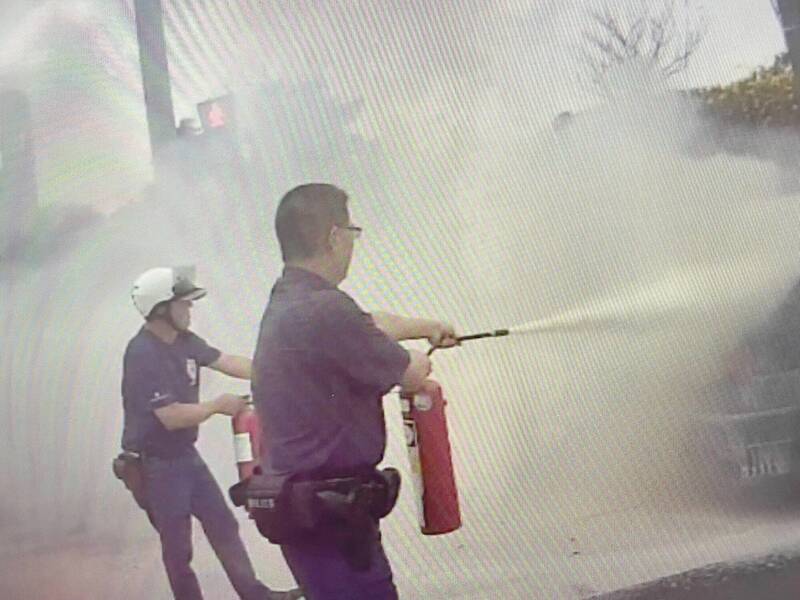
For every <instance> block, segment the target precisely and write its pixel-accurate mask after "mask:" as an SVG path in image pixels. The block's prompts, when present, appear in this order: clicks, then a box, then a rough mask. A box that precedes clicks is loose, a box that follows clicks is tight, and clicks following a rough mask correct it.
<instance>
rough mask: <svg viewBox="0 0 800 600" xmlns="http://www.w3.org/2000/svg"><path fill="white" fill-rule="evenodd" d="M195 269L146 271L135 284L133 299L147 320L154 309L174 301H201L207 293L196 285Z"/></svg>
mask: <svg viewBox="0 0 800 600" xmlns="http://www.w3.org/2000/svg"><path fill="white" fill-rule="evenodd" d="M194 274H195V269H194V267H157V268H155V269H150V270H148V271H145V272H144V273H142V274H141V275H139V277H137V278H136V281H135V282H134V284H133V290H132V291H131V298H132V299H133V304H134V306H136V309H137V310H138V311H139V313H140V314H141V315H142V316H143V317H144V318H145V319H147V318H148V317H149V316H150V315H151V313H152V312H153V309H154V308H155V307H156V306H158V305H159V304H161V303H164V302H170V301H172V300H199V299H200V298H202V297H203V296H205V295H206V291H205V290H204V289H203V288H201V287H197V285H195V283H194Z"/></svg>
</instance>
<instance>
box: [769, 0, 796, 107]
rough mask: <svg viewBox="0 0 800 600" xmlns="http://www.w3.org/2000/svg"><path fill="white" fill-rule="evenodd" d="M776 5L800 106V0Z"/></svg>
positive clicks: (794, 91)
mask: <svg viewBox="0 0 800 600" xmlns="http://www.w3.org/2000/svg"><path fill="white" fill-rule="evenodd" d="M775 5H776V6H777V9H778V17H779V18H780V21H781V27H782V28H783V37H784V39H785V40H786V49H787V50H788V51H789V61H790V62H791V63H792V73H793V75H794V76H793V81H792V92H793V94H794V100H795V103H796V104H800V0H776V2H775Z"/></svg>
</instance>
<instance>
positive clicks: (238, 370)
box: [208, 354, 253, 379]
mask: <svg viewBox="0 0 800 600" xmlns="http://www.w3.org/2000/svg"><path fill="white" fill-rule="evenodd" d="M208 366H209V367H211V368H212V369H214V370H215V371H219V372H220V373H224V374H225V375H228V376H230V377H237V378H238V379H250V376H251V374H252V372H253V361H252V360H250V359H249V358H247V357H245V356H237V355H235V354H222V355H220V357H219V358H218V359H217V360H216V361H215V362H213V363H211V364H210V365H208Z"/></svg>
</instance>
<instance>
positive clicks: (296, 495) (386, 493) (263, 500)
mask: <svg viewBox="0 0 800 600" xmlns="http://www.w3.org/2000/svg"><path fill="white" fill-rule="evenodd" d="M229 493H230V497H231V501H232V502H233V503H234V505H236V506H246V507H247V509H248V510H249V511H250V515H251V517H252V518H253V520H254V521H255V522H256V526H257V527H258V531H259V533H261V535H262V536H264V537H265V538H267V539H268V540H269V541H270V542H272V543H273V544H286V543H292V542H297V541H301V540H304V539H312V538H313V537H314V536H318V535H325V536H328V537H330V538H331V539H333V540H334V541H335V542H336V544H337V545H338V546H339V548H340V549H341V550H342V552H343V553H344V555H345V557H346V558H347V559H348V561H349V562H350V564H351V566H352V567H353V568H354V569H357V570H362V569H367V568H369V564H370V560H371V556H372V548H373V545H374V543H375V542H376V541H377V539H378V529H377V524H378V521H379V520H380V519H382V518H383V517H385V516H386V515H388V514H389V513H390V512H391V510H392V509H393V508H394V506H395V504H396V503H397V497H398V495H399V493H400V473H399V472H398V471H397V470H396V469H392V468H387V469H383V470H381V471H378V470H371V472H369V473H367V474H360V475H356V476H351V477H336V478H330V479H305V478H286V479H280V478H275V477H265V476H263V475H261V474H255V475H253V476H252V477H250V478H248V479H246V480H244V481H242V482H240V483H237V484H236V485H234V486H233V487H232V488H231V489H230V492H229Z"/></svg>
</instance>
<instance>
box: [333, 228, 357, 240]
mask: <svg viewBox="0 0 800 600" xmlns="http://www.w3.org/2000/svg"><path fill="white" fill-rule="evenodd" d="M336 227H338V228H339V229H347V231H352V232H353V233H354V235H353V238H354V239H358V238H360V237H361V233H362V232H363V231H364V229H363V228H362V227H356V226H355V225H337V226H336Z"/></svg>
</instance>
